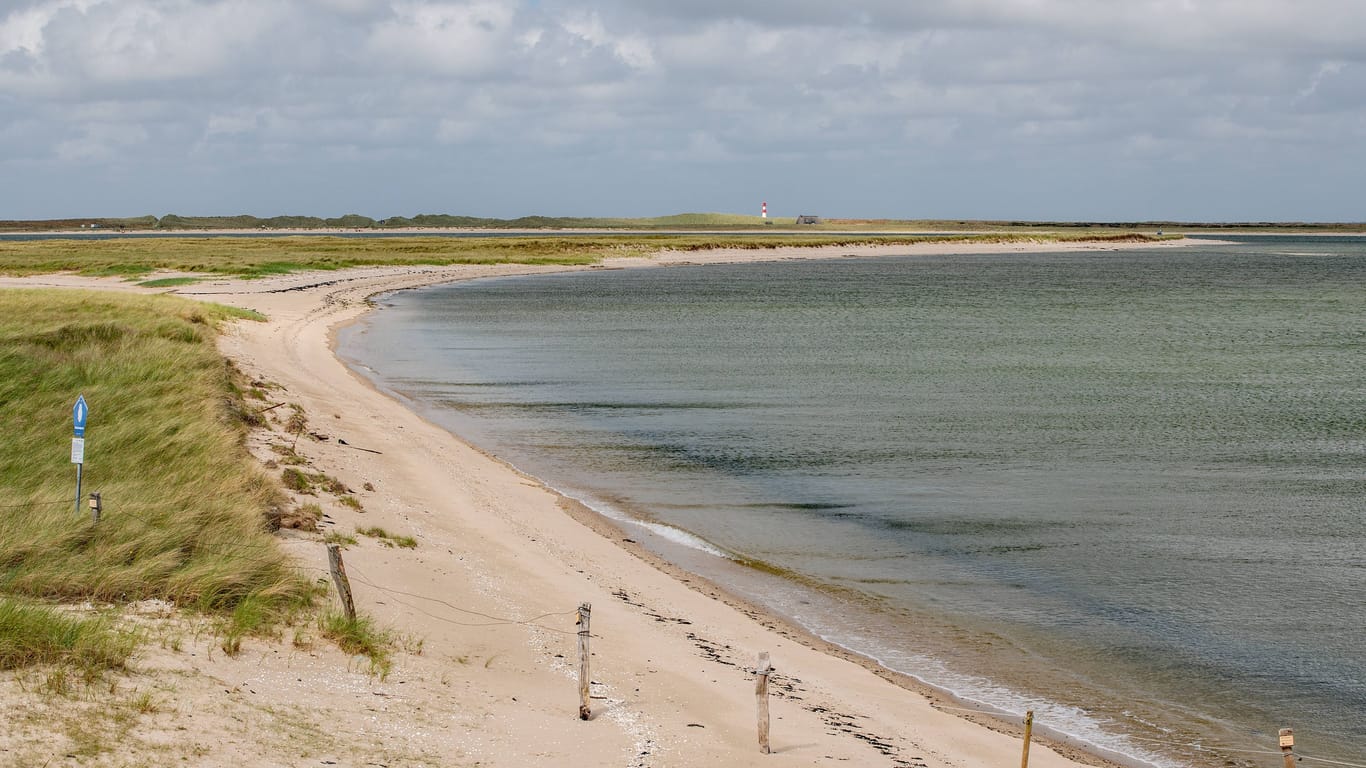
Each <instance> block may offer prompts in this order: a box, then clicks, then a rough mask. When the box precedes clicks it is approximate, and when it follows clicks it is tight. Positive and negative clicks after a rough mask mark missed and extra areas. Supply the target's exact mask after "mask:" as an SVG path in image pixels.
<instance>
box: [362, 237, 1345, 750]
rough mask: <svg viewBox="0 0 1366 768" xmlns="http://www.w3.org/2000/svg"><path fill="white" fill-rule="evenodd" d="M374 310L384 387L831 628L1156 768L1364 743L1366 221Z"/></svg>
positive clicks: (527, 290) (677, 271)
mask: <svg viewBox="0 0 1366 768" xmlns="http://www.w3.org/2000/svg"><path fill="white" fill-rule="evenodd" d="M383 304H384V305H385V308H384V309H382V310H381V311H379V312H377V313H375V314H374V315H373V316H371V317H370V318H368V319H367V321H366V322H365V323H363V324H362V325H359V326H356V327H355V328H353V329H351V330H350V331H349V332H348V333H347V334H345V335H344V337H343V343H342V351H343V354H344V355H346V356H347V357H349V358H350V359H352V360H354V361H357V363H358V364H359V365H360V366H361V367H362V368H363V369H365V370H367V371H368V372H369V373H370V375H372V376H374V377H375V378H376V380H377V381H378V382H380V384H381V385H382V386H385V387H387V388H389V389H391V390H393V391H395V392H398V393H401V394H403V395H404V396H406V397H407V398H410V399H411V400H412V401H413V402H414V403H415V405H416V406H417V407H419V408H421V409H422V410H423V411H424V412H425V413H427V414H429V415H430V416H431V417H433V418H435V419H436V420H438V421H439V422H441V423H443V424H446V425H447V426H449V427H450V428H451V429H452V430H453V431H455V432H457V433H459V434H461V435H463V436H466V437H469V438H470V439H472V440H473V441H474V442H476V443H479V444H480V445H483V446H486V447H488V448H489V449H490V450H492V451H493V452H495V453H497V454H499V455H500V456H503V457H504V458H507V459H508V460H510V461H512V462H513V463H514V464H517V465H518V466H520V467H522V468H523V469H526V470H528V471H530V472H532V473H533V474H535V475H537V476H539V477H542V478H543V479H545V480H546V481H547V482H549V483H551V484H552V485H554V486H556V487H558V488H561V489H562V490H565V491H567V492H569V493H572V494H573V495H576V496H578V497H581V498H583V499H584V500H586V501H588V502H589V503H590V504H592V505H594V506H596V507H597V508H599V509H601V510H603V511H604V512H605V513H607V514H611V515H614V516H618V517H627V518H630V519H633V520H638V521H641V522H642V523H643V524H644V525H643V527H642V534H643V535H644V536H646V537H647V538H648V540H649V541H651V542H653V545H654V546H655V547H656V548H657V549H659V550H660V551H662V552H664V553H665V554H666V555H667V556H670V557H673V558H675V559H677V560H679V561H680V562H682V563H683V564H685V565H686V566H687V567H689V568H694V569H696V570H698V571H702V572H704V573H706V574H707V575H710V576H712V577H713V578H717V579H719V580H722V581H724V582H726V583H728V584H731V585H732V586H733V587H734V588H735V589H736V590H737V591H739V592H742V593H744V594H746V595H748V596H750V597H753V598H755V599H758V600H760V601H762V602H766V603H768V604H769V605H770V606H772V607H773V608H774V609H775V610H778V611H780V612H782V613H785V614H787V615H789V616H791V617H793V618H795V619H797V620H798V621H801V622H802V623H804V624H805V625H806V626H808V627H809V628H810V629H812V630H813V631H814V632H816V633H818V634H820V635H822V636H824V637H827V638H828V639H831V640H833V641H835V642H838V643H841V644H843V645H846V646H848V647H850V648H852V649H854V650H857V651H860V652H862V653H865V654H867V655H869V656H871V657H873V658H876V659H877V660H879V661H880V662H881V663H883V664H885V665H887V666H889V667H893V668H896V669H899V670H902V671H905V672H909V673H911V674H914V675H917V676H920V677H923V678H925V679H926V680H927V681H929V682H931V683H934V684H937V685H940V686H942V687H945V688H947V689H949V690H952V691H954V692H955V693H957V694H959V695H960V696H962V697H964V698H966V699H970V700H974V701H978V702H981V703H984V704H987V705H990V706H992V707H995V708H998V709H1001V710H1004V711H1007V712H1016V713H1018V712H1022V711H1023V710H1024V709H1026V708H1033V709H1035V710H1037V711H1038V715H1037V717H1038V720H1039V722H1040V723H1041V724H1044V725H1048V726H1051V727H1052V728H1054V729H1056V730H1059V731H1062V732H1065V733H1069V734H1072V735H1074V736H1077V737H1080V738H1082V739H1084V740H1087V741H1090V742H1092V743H1095V744H1098V745H1100V746H1104V747H1108V748H1110V749H1114V750H1116V751H1119V752H1121V753H1124V754H1127V755H1130V756H1134V757H1138V758H1141V759H1145V760H1148V761H1150V762H1154V763H1158V764H1179V763H1183V762H1188V761H1205V762H1220V761H1222V760H1223V759H1225V758H1228V759H1231V760H1233V761H1234V762H1255V763H1262V764H1266V765H1273V764H1279V758H1278V757H1276V756H1275V755H1258V754H1254V752H1256V751H1268V752H1275V751H1276V731H1277V729H1278V728H1280V727H1285V726H1291V727H1294V728H1295V729H1296V734H1297V737H1298V742H1299V745H1300V748H1301V749H1302V751H1303V752H1304V754H1306V755H1309V756H1311V757H1313V756H1319V757H1323V758H1327V759H1334V760H1340V761H1355V762H1363V761H1366V502H1364V501H1363V498H1366V497H1364V494H1366V240H1363V239H1361V238H1348V237H1320V238H1314V237H1256V238H1246V239H1245V240H1244V241H1243V242H1240V243H1239V244H1238V245H1197V246H1193V247H1188V248H1179V249H1160V250H1143V251H1117V252H1108V251H1107V252H1093V253H1067V254H1042V255H1039V254H1029V255H1000V256H946V257H915V258H886V259H875V260H856V259H843V260H833V261H824V262H780V263H764V264H750V265H730V266H710V267H692V268H673V269H658V270H632V271H607V272H603V271H597V272H591V273H572V274H558V275H546V276H537V277H518V278H509V279H497V280H487V281H480V282H473V283H464V284H459V285H452V286H445V287H437V288H431V289H424V290H419V291H412V292H407V293H402V294H398V295H395V296H391V297H388V298H387V299H386V300H385V301H384V302H383ZM650 532H653V535H651V533H650ZM694 537H695V538H694ZM708 553H710V554H708ZM717 555H724V556H725V557H719V556H717ZM727 558H729V559H727ZM736 560H754V561H759V562H762V563H764V564H766V565H767V566H771V567H772V568H771V570H773V571H779V572H781V571H790V572H793V573H795V574H798V575H800V576H803V577H806V578H804V579H798V580H795V581H794V580H790V579H778V578H775V577H773V576H771V575H769V574H767V573H760V572H757V571H755V570H754V569H752V568H745V567H740V566H738V565H736V563H735V561H736ZM813 584H814V585H826V587H829V588H828V589H826V588H813V587H812V586H811V585H813ZM1196 744H1198V745H1200V747H1201V748H1202V749H1196V748H1194V747H1192V746H1191V745H1196ZM1209 749H1213V750H1215V751H1214V752H1212V753H1211V752H1209V751H1204V750H1209Z"/></svg>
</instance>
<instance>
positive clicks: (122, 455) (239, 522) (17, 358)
mask: <svg viewBox="0 0 1366 768" xmlns="http://www.w3.org/2000/svg"><path fill="white" fill-rule="evenodd" d="M240 314H241V313H237V312H236V311H234V310H229V309H227V308H221V307H213V306H209V305H202V304H198V303H193V302H189V301H185V300H181V299H176V298H172V297H164V296H156V297H151V296H124V295H115V294H107V293H90V292H63V291H44V290H6V291H0V423H2V424H3V428H4V431H5V438H4V440H3V441H0V601H2V602H0V663H2V664H6V665H10V666H14V665H18V664H21V663H23V661H24V660H25V659H27V660H28V661H30V662H42V661H51V660H53V658H54V656H53V654H57V657H58V658H60V656H61V649H62V648H68V649H72V650H71V651H70V652H71V653H72V654H75V655H77V656H81V655H82V653H81V651H80V649H81V648H86V649H89V648H95V647H99V648H115V649H117V648H122V647H126V646H122V645H119V643H118V642H117V641H116V640H111V639H110V638H111V637H113V635H114V634H116V633H115V632H114V630H113V629H112V628H111V626H110V625H108V624H104V623H101V622H99V621H98V620H90V619H86V620H82V619H80V618H69V620H68V621H67V623H65V624H64V623H62V621H61V620H63V619H68V617H66V615H65V614H58V613H57V612H56V611H55V610H54V609H52V608H48V607H44V606H49V605H52V604H56V603H66V604H71V603H85V602H90V603H93V604H95V605H96V606H99V605H119V604H124V603H128V602H132V601H137V600H145V599H153V598H155V599H162V600H168V601H171V602H174V603H176V604H178V605H181V606H185V607H191V608H194V609H198V610H202V611H206V612H210V613H213V614H216V615H219V616H221V617H223V619H224V621H225V632H226V633H227V634H229V635H233V634H237V635H240V634H244V633H250V632H254V631H257V630H259V629H261V628H263V627H265V626H268V625H269V624H270V623H271V622H273V621H275V620H278V619H279V618H281V617H282V616H283V615H284V614H285V613H287V612H289V611H291V610H293V609H295V608H297V607H299V606H301V605H302V604H303V603H305V602H306V601H307V599H308V595H309V594H310V589H311V587H310V585H309V584H308V583H307V581H305V580H303V579H301V578H300V577H299V576H298V575H297V574H296V573H295V572H294V571H293V570H292V569H291V568H290V566H289V564H288V561H287V560H286V558H285V556H284V555H283V554H282V553H281V552H280V551H279V550H278V549H277V547H276V545H275V542H274V540H273V539H272V537H271V535H270V534H269V532H268V531H267V530H266V524H265V520H266V512H267V511H268V510H269V508H270V507H271V506H272V505H275V504H277V503H279V499H278V498H277V496H276V494H277V491H276V490H275V487H274V486H273V485H272V482H271V481H270V480H269V479H268V478H267V477H266V476H265V475H264V474H262V472H261V471H260V470H259V469H258V468H257V467H256V466H255V465H254V463H253V462H252V460H251V459H250V457H249V456H248V454H247V452H246V450H245V448H244V447H243V446H242V436H243V434H244V431H245V429H246V423H247V421H249V420H251V419H252V418H253V415H252V414H251V413H250V412H249V411H247V410H245V409H244V407H243V406H242V405H241V402H240V400H238V399H237V398H236V397H235V396H234V394H233V385H232V382H231V376H230V371H229V369H228V368H227V366H226V364H225V362H224V361H223V359H222V358H221V357H220V356H219V354H218V352H217V350H216V348H215V346H214V337H215V335H216V326H218V325H219V324H220V323H222V322H224V321H226V320H228V319H229V318H231V317H234V316H238V315H240ZM81 394H83V395H84V396H85V398H86V400H87V401H88V402H89V405H90V417H89V424H88V429H87V433H86V453H85V464H84V468H85V484H84V490H85V491H87V492H89V491H95V490H98V491H100V493H101V496H102V499H103V506H104V510H103V516H102V519H101V520H100V522H99V523H98V524H96V523H94V522H93V521H92V519H91V516H90V515H89V513H88V512H87V511H86V510H85V509H84V508H83V509H82V510H81V511H80V512H77V510H76V508H75V498H74V494H75V491H74V485H75V467H74V466H73V465H72V464H71V463H70V438H71V428H72V424H71V408H72V404H73V403H74V401H75V400H76V397H77V395H81ZM70 621H75V622H77V623H83V626H82V627H79V628H73V627H71V626H69V622H70ZM44 626H47V627H49V628H48V629H44V630H42V631H41V632H39V630H38V629H37V628H39V627H44ZM38 636H44V637H52V638H54V639H53V640H52V641H51V642H48V643H45V644H44V648H34V647H30V646H28V645H25V643H28V642H29V641H30V640H32V639H33V638H34V637H38ZM82 637H83V638H84V639H81V638H82ZM63 638H65V640H63ZM63 643H65V645H63ZM11 649H18V650H11ZM84 656H85V657H86V658H96V659H105V661H104V662H102V663H104V664H106V665H116V664H117V656H118V654H117V653H114V654H107V653H106V654H103V655H101V654H93V653H85V654H84Z"/></svg>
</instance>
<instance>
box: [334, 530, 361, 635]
mask: <svg viewBox="0 0 1366 768" xmlns="http://www.w3.org/2000/svg"><path fill="white" fill-rule="evenodd" d="M327 565H328V567H329V569H330V570H331V571H332V583H333V584H336V585H337V594H338V595H339V596H340V597H341V601H342V610H344V611H346V618H347V620H348V621H355V620H356V604H355V603H354V602H352V601H351V582H350V580H349V579H347V578H346V565H345V564H344V563H343V562H342V556H341V547H340V546H338V545H336V544H328V545H327Z"/></svg>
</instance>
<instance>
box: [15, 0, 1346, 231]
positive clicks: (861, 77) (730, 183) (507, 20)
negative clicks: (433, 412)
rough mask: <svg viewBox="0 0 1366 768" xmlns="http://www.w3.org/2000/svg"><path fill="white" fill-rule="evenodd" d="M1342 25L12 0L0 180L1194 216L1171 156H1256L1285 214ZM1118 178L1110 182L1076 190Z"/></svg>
mask: <svg viewBox="0 0 1366 768" xmlns="http://www.w3.org/2000/svg"><path fill="white" fill-rule="evenodd" d="M1363 14H1366V6H1360V5H1359V4H1356V3H1347V2H1337V3H1334V2H1329V1H1328V0H1312V1H1311V2H1307V3H1297V4H1291V3H1289V2H1288V0H1283V1H1281V2H1277V1H1275V0H1245V2H1241V3H1233V2H1229V1H1226V0H1217V1H1216V0H1205V1H1204V2H1197V1H1196V0H1188V1H1187V2H1178V1H1177V0H1135V1H1134V2H1131V3H1128V4H1123V5H1115V4H1109V3H1103V4H1102V3H1095V2H1083V0H1038V1H1037V2H1030V3H1021V2H1009V1H1008V0H952V1H941V2H923V3H906V2H902V1H901V0H896V1H893V0H862V1H860V2H852V3H845V4H833V3H828V2H814V1H811V0H788V1H787V2H776V1H775V0H765V1H760V0H727V2H719V1H712V0H697V1H696V2H691V3H687V4H681V3H676V2H664V1H663V0H631V2H627V1H626V0H608V1H605V2H596V3H587V2H583V1H582V0H545V1H544V2H541V3H529V2H525V1H523V0H293V1H292V2H274V1H272V0H31V1H27V2H20V3H17V4H11V7H10V8H9V9H7V10H5V11H0V119H3V120H4V122H5V124H4V126H3V128H0V138H3V139H4V142H3V146H4V147H5V149H3V150H0V172H2V173H6V174H8V175H10V176H13V177H14V178H18V179H20V180H21V181H23V182H24V183H25V184H28V185H30V186H34V187H41V186H42V185H44V184H49V183H56V182H55V181H53V182H49V181H47V179H59V178H61V177H63V175H64V174H68V173H75V172H76V169H78V168H79V169H80V172H81V173H82V174H84V175H87V176H89V177H91V178H92V179H93V183H91V184H88V185H87V191H86V192H83V193H82V194H85V195H87V198H82V199H84V200H85V202H84V203H82V204H83V205H89V206H95V208H98V209H99V210H98V211H96V210H93V209H91V208H85V209H83V210H84V211H85V212H98V213H110V214H113V213H146V212H157V211H163V210H164V209H166V208H168V207H170V206H172V205H176V204H181V203H183V202H193V201H198V202H197V203H196V204H198V205H201V206H211V205H221V204H223V201H224V199H225V195H227V196H230V195H231V194H233V193H234V190H235V191H236V194H241V195H247V191H248V190H250V191H251V193H252V195H254V196H248V197H244V198H243V199H242V200H241V201H240V202H238V203H236V204H234V205H231V206H229V207H228V209H229V210H244V209H245V206H247V205H258V206H262V207H261V208H260V209H258V212H261V213H276V212H279V210H284V209H289V210H295V211H306V210H308V211H312V212H318V213H328V214H335V213H338V212H344V211H349V210H361V211H366V212H371V211H374V212H376V213H380V212H383V213H387V214H392V213H412V212H415V211H417V210H462V211H469V212H472V213H482V214H506V215H520V214H523V213H528V212H531V210H532V208H533V207H534V206H535V207H537V210H540V211H542V212H548V213H592V212H601V213H642V214H644V213H655V212H668V211H673V210H683V209H699V208H706V209H714V208H725V207H727V206H730V207H731V209H740V210H747V209H748V208H749V207H751V206H752V202H753V201H752V200H751V199H750V198H751V197H753V196H754V195H759V194H764V188H765V187H766V186H768V185H773V186H777V187H779V188H782V189H786V190H792V191H793V194H802V195H806V196H807V197H809V198H810V199H812V200H813V202H817V203H820V204H821V205H822V206H823V207H824V209H825V210H827V211H832V210H833V211H836V212H843V213H849V214H854V215H916V214H917V213H924V214H925V215H977V216H996V215H1001V216H1023V215H1028V212H1029V211H1036V212H1038V213H1039V215H1043V216H1046V217H1054V218H1057V217H1072V216H1088V215H1089V216H1096V217H1100V218H1117V217H1125V216H1127V217H1131V218H1147V217H1151V216H1158V215H1165V216H1171V217H1182V216H1185V217H1189V218H1199V217H1201V216H1206V215H1209V214H1203V213H1200V212H1199V211H1201V210H1208V211H1216V210H1230V211H1231V210H1236V205H1233V204H1229V205H1226V206H1225V207H1222V208H1221V207H1219V206H1217V205H1215V204H1213V203H1212V202H1211V199H1212V198H1211V197H1210V195H1209V194H1208V190H1207V189H1206V190H1204V191H1203V192H1202V193H1200V194H1197V192H1196V190H1197V189H1198V185H1195V184H1194V183H1192V186H1191V189H1192V191H1191V192H1190V193H1182V192H1181V191H1180V189H1176V190H1173V188H1172V182H1171V179H1172V178H1173V177H1174V176H1173V169H1175V168H1180V169H1183V172H1182V173H1181V174H1178V175H1179V176H1180V177H1181V178H1187V179H1189V178H1193V177H1191V176H1188V175H1187V174H1186V172H1185V170H1184V169H1198V170H1199V171H1200V172H1201V173H1203V174H1207V175H1208V176H1209V177H1212V178H1219V177H1220V175H1221V174H1227V175H1229V177H1230V178H1239V177H1238V176H1237V174H1244V175H1249V174H1250V175H1255V173H1256V169H1255V168H1253V167H1250V166H1248V165H1247V163H1246V157H1247V156H1249V155H1254V154H1255V155H1257V156H1259V157H1262V158H1265V160H1264V162H1265V163H1266V164H1268V165H1269V166H1274V167H1276V168H1280V169H1281V170H1279V171H1276V172H1277V173H1279V174H1281V176H1282V177H1283V178H1284V177H1286V175H1287V174H1289V175H1290V183H1282V185H1281V186H1282V190H1283V191H1282V192H1280V193H1277V194H1279V195H1280V197H1279V198H1277V197H1276V195H1275V194H1272V193H1266V194H1265V195H1263V194H1262V193H1258V195H1257V196H1255V198H1254V197H1253V196H1251V195H1250V193H1245V194H1248V200H1249V202H1248V208H1249V209H1250V210H1251V209H1257V210H1263V209H1265V210H1270V209H1271V208H1273V207H1274V205H1276V204H1277V203H1276V202H1275V201H1276V200H1277V199H1279V200H1280V202H1279V204H1280V205H1282V206H1284V207H1285V208H1286V209H1287V210H1292V211H1293V210H1300V211H1302V212H1300V213H1298V214H1293V213H1290V214H1286V215H1287V216H1289V217H1294V216H1296V215H1298V216H1301V217H1306V216H1309V215H1310V214H1309V213H1308V212H1307V211H1304V205H1305V203H1304V201H1305V200H1308V199H1311V197H1310V196H1307V195H1306V194H1305V190H1307V189H1309V188H1310V187H1311V186H1312V185H1313V184H1314V183H1315V181H1314V180H1313V179H1311V178H1310V174H1308V173H1305V174H1302V175H1301V176H1299V177H1296V176H1294V174H1293V173H1290V172H1289V171H1287V170H1285V169H1288V168H1291V167H1292V162H1291V161H1292V160H1293V161H1295V162H1315V161H1316V162H1320V163H1323V162H1334V163H1341V162H1342V158H1344V157H1357V156H1359V155H1360V151H1359V150H1355V149H1354V147H1355V146H1357V145H1359V144H1361V143H1362V140H1363V139H1366V104H1363V98H1362V94H1363V93H1366V62H1363V58H1364V57H1363V50H1366V43H1363V41H1366V17H1364V16H1363ZM139 169H142V170H139ZM1041 173H1043V174H1053V176H1054V178H1053V179H1052V180H1049V181H1047V183H1044V181H1041V178H1040V174H1041ZM1088 173H1090V174H1094V176H1095V178H1094V179H1092V180H1090V181H1085V182H1083V181H1080V179H1085V178H1087V174H1088ZM139 174H142V175H139ZM584 174H588V175H592V177H593V179H592V183H591V184H586V183H585V182H584V180H583V179H582V178H581V177H582V175H584ZM495 176H496V177H497V178H496V179H495V178H494V177H495ZM453 177H459V178H461V179H464V180H466V181H467V182H470V183H465V184H461V185H458V186H452V185H450V184H449V180H450V179H451V178H453ZM369 178H379V179H389V180H396V181H397V182H398V183H394V184H385V185H383V189H380V188H377V186H376V185H374V184H370V183H368V182H366V179H369ZM641 178H651V179H658V180H661V183H660V184H659V186H658V188H642V187H641V186H640V183H639V181H638V180H639V179H641ZM973 179H976V180H977V183H975V184H974V183H971V180H973ZM1117 179H1122V184H1123V185H1126V186H1135V187H1136V189H1134V190H1128V189H1123V190H1121V189H1119V188H1117V187H1115V188H1113V189H1112V190H1111V193H1109V194H1098V193H1096V192H1094V191H1085V192H1081V191H1076V190H1085V189H1087V188H1088V187H1090V186H1095V185H1102V186H1103V185H1104V184H1107V183H1108V184H1112V185H1117V184H1120V183H1121V182H1119V181H1116V180H1117ZM130 180H132V181H130ZM116 182H117V183H118V184H116ZM315 182H325V183H320V184H319V183H315ZM614 182H615V186H614ZM1200 183H1201V184H1205V185H1206V186H1208V183H1209V182H1204V181H1202V182H1200ZM1337 183H1338V184H1340V185H1347V186H1345V187H1343V189H1342V192H1343V195H1342V197H1344V198H1346V197H1349V194H1348V193H1349V192H1350V193H1352V194H1355V193H1357V192H1359V191H1360V188H1359V182H1355V181H1354V180H1352V179H1351V177H1349V176H1345V175H1344V176H1342V177H1341V180H1340V181H1338V182H1337ZM1031 184H1039V185H1041V186H1042V187H1043V188H1045V189H1047V190H1049V191H1048V193H1047V194H1042V195H1041V194H1038V193H1027V192H1025V190H1027V189H1029V187H1030V185H1031ZM1352 184H1357V187H1355V188H1352V187H1351V185H1352ZM118 185H122V186H118ZM583 189H591V190H596V191H595V192H594V193H593V194H592V195H589V194H586V193H585V192H584V191H583ZM617 189H619V190H620V191H616V192H614V191H613V190H617ZM102 190H103V192H102ZM129 190H143V191H142V192H140V193H138V194H131V193H130V192H129ZM395 190H398V191H397V192H396V191H395ZM802 190H805V191H802ZM1068 190H1074V191H1072V192H1069V191H1068ZM304 193H307V194H309V195H314V196H315V197H309V198H307V199H304V200H298V201H294V202H293V203H292V204H290V205H284V203H289V202H290V200H288V199H285V198H283V197H282V196H284V195H287V194H296V195H297V194H304ZM556 194H559V195H560V196H559V197H555V195H556ZM138 195H141V196H140V197H139V196H138ZM519 195H520V197H519ZM396 196H397V197H396ZM1358 196H1359V195H1358ZM59 197H60V196H58V195H55V194H36V195H31V196H29V197H27V198H24V199H20V198H18V197H14V196H9V197H0V208H4V209H6V210H0V217H3V216H5V214H6V213H10V214H11V215H54V216H55V215H66V214H69V213H76V212H77V211H73V210H69V209H67V208H62V209H61V210H55V209H51V206H53V205H55V204H54V203H53V202H51V201H53V200H56V199H58V198H59ZM1312 199H1314V200H1319V199H1320V197H1318V196H1316V197H1312ZM101 201H103V202H101ZM519 201H520V202H519ZM1106 201H1110V202H1109V203H1107V202H1106ZM74 204H76V203H75V202H72V203H68V204H66V205H74ZM1106 204H1109V205H1113V206H1114V207H1115V208H1114V210H1106V209H1103V208H1102V206H1104V205H1106ZM1221 205H1222V204H1221ZM45 206H46V207H45ZM109 206H137V207H136V208H133V209H132V210H120V211H111V210H108V207H109ZM387 206H399V207H397V208H392V207H387ZM498 206H510V207H507V208H505V209H499V208H498ZM557 206H559V207H557ZM926 206H929V207H930V208H931V209H932V210H927V209H926ZM1123 206H1141V207H1139V208H1129V209H1123ZM1163 206H1166V207H1167V208H1169V209H1170V210H1157V209H1160V208H1162V207H1163ZM58 207H60V206H58ZM912 208H915V210H911V209H912ZM840 209H842V210H840ZM1186 209H1189V211H1190V212H1189V213H1186V214H1183V213H1182V210H1186ZM200 210H204V209H203V208H201V209H200ZM1336 210H1337V211H1339V212H1346V211H1348V210H1350V206H1349V205H1346V204H1343V205H1340V206H1338V208H1337V209H1336ZM206 212H222V211H221V210H211V211H206ZM1325 215H1328V214H1325ZM1336 215H1337V214H1333V215H1329V217H1330V218H1331V217H1334V216H1336Z"/></svg>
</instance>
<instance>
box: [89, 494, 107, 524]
mask: <svg viewBox="0 0 1366 768" xmlns="http://www.w3.org/2000/svg"><path fill="white" fill-rule="evenodd" d="M103 511H104V503H103V502H102V501H100V492H99V491H95V492H94V493H92V494H90V516H91V518H93V519H94V521H95V522H97V523H98V522H99V521H100V513H101V512H103Z"/></svg>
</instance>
